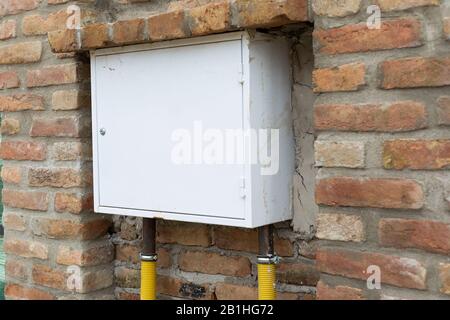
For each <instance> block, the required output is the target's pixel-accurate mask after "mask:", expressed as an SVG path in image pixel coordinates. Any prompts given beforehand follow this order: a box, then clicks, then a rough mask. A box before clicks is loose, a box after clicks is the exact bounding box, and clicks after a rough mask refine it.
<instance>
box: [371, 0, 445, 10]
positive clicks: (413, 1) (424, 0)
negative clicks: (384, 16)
mask: <svg viewBox="0 0 450 320" xmlns="http://www.w3.org/2000/svg"><path fill="white" fill-rule="evenodd" d="M376 2H377V4H378V5H379V6H380V8H381V10H382V11H398V10H406V9H410V8H416V7H422V6H438V5H439V4H440V0H377V1H376Z"/></svg>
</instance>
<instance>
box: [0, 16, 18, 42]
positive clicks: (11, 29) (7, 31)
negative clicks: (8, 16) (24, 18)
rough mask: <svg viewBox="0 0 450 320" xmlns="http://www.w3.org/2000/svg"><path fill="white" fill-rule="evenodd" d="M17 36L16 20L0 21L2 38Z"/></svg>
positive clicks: (0, 35)
mask: <svg viewBox="0 0 450 320" xmlns="http://www.w3.org/2000/svg"><path fill="white" fill-rule="evenodd" d="M15 37H16V20H5V21H3V22H2V23H0V40H8V39H11V38H15Z"/></svg>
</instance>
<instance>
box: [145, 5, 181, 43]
mask: <svg viewBox="0 0 450 320" xmlns="http://www.w3.org/2000/svg"><path fill="white" fill-rule="evenodd" d="M186 24H187V22H186V20H185V15H184V10H179V11H172V12H166V13H162V14H158V15H154V16H151V17H149V18H148V35H149V37H150V40H152V41H161V40H167V39H178V38H184V37H186V36H187V35H188V34H187V32H186V29H187V28H186Z"/></svg>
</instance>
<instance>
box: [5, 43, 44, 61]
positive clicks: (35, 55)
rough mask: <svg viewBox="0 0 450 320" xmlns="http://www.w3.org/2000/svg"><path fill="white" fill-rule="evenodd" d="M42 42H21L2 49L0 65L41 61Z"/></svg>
mask: <svg viewBox="0 0 450 320" xmlns="http://www.w3.org/2000/svg"><path fill="white" fill-rule="evenodd" d="M41 55H42V43H41V42H40V41H32V42H21V43H15V44H10V45H6V46H1V47H0V65H3V64H22V63H32V62H38V61H39V60H41Z"/></svg>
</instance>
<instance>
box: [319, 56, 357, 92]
mask: <svg viewBox="0 0 450 320" xmlns="http://www.w3.org/2000/svg"><path fill="white" fill-rule="evenodd" d="M365 76H366V69H365V66H364V64H362V63H351V64H346V65H341V66H337V67H334V68H322V69H316V70H314V72H313V82H314V91H315V92H317V93H319V92H334V91H357V90H359V89H360V88H361V87H362V86H363V85H365V84H366V80H365Z"/></svg>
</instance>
